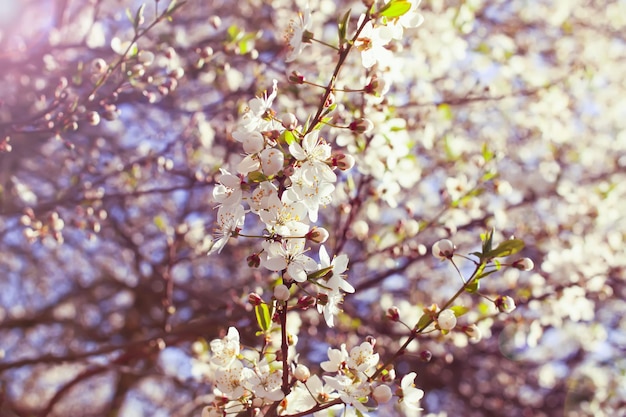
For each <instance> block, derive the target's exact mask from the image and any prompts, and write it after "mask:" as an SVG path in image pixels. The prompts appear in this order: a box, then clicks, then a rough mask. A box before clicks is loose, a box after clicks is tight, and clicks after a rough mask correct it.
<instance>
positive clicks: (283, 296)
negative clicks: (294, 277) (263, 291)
mask: <svg viewBox="0 0 626 417" xmlns="http://www.w3.org/2000/svg"><path fill="white" fill-rule="evenodd" d="M290 296H291V294H290V293H289V288H287V286H286V285H283V284H281V285H277V286H275V287H274V298H276V299H277V300H278V301H287V300H289V297H290Z"/></svg>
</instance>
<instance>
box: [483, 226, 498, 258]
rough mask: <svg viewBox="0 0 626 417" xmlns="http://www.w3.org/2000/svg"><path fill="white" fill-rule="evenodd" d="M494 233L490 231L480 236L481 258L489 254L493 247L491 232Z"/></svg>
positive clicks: (492, 230)
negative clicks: (481, 242)
mask: <svg viewBox="0 0 626 417" xmlns="http://www.w3.org/2000/svg"><path fill="white" fill-rule="evenodd" d="M494 231H495V229H491V230H490V231H488V232H486V233H484V234H481V235H480V238H481V239H482V241H483V253H482V256H485V255H486V254H487V253H489V252H491V248H492V247H493V232H494Z"/></svg>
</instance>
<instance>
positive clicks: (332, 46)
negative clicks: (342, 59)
mask: <svg viewBox="0 0 626 417" xmlns="http://www.w3.org/2000/svg"><path fill="white" fill-rule="evenodd" d="M311 41H312V42H317V43H319V44H321V45H324V46H328V47H329V48H331V49H334V50H335V51H339V50H340V49H339V48H338V47H336V46H335V45H331V44H329V43H326V42H324V41H323V40H320V39H315V38H311Z"/></svg>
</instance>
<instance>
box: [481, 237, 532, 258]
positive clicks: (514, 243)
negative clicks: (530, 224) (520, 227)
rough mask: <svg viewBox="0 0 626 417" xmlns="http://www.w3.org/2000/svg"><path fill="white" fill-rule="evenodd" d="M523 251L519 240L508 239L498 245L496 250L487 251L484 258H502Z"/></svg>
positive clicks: (522, 245) (522, 244)
mask: <svg viewBox="0 0 626 417" xmlns="http://www.w3.org/2000/svg"><path fill="white" fill-rule="evenodd" d="M522 249H524V241H523V240H521V239H510V240H505V241H504V242H502V243H500V244H499V245H498V247H497V248H495V249H494V250H492V251H489V252H488V253H486V254H485V256H486V257H487V258H489V259H493V258H502V257H504V256H510V255H514V254H516V253H517V252H519V251H521V250H522Z"/></svg>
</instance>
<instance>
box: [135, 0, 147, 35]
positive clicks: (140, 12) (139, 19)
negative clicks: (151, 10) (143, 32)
mask: <svg viewBox="0 0 626 417" xmlns="http://www.w3.org/2000/svg"><path fill="white" fill-rule="evenodd" d="M145 8H146V4H145V3H143V4H142V5H141V6H139V9H137V13H135V20H134V21H133V27H134V28H135V32H137V29H138V28H139V25H140V24H141V23H142V22H143V20H144V19H143V10H144V9H145Z"/></svg>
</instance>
